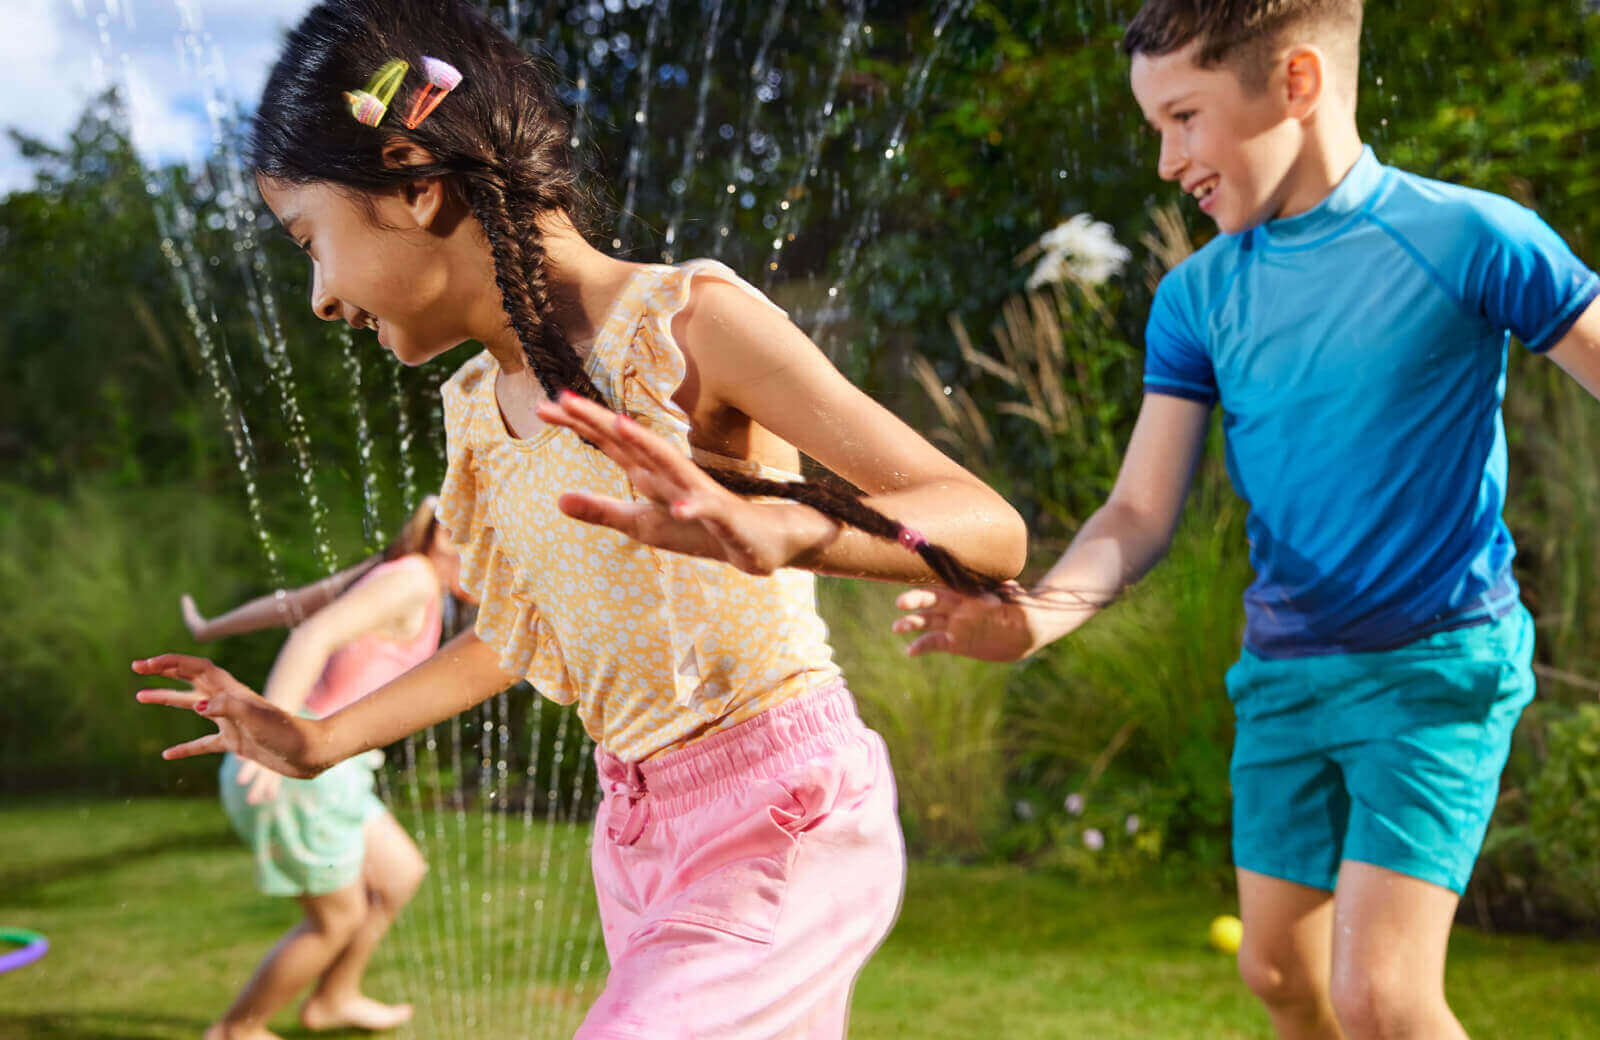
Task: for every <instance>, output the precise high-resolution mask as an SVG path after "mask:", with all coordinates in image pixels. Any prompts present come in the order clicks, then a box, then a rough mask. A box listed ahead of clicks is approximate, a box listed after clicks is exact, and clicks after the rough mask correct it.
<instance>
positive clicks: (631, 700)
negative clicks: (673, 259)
mask: <svg viewBox="0 0 1600 1040" xmlns="http://www.w3.org/2000/svg"><path fill="white" fill-rule="evenodd" d="M697 276H701V277H711V278H717V279H720V280H724V281H727V282H731V283H733V284H734V285H737V286H739V287H741V288H743V289H744V290H746V291H747V292H750V293H752V294H754V295H756V296H759V297H760V298H761V299H763V300H765V299H766V297H764V296H761V294H760V293H759V292H758V291H757V290H756V289H755V288H753V287H752V286H750V285H749V284H747V283H746V282H744V281H742V280H741V279H740V278H739V277H738V276H737V275H735V274H734V273H733V272H732V271H730V270H728V268H726V267H724V266H723V265H722V264H719V263H716V262H714V261H709V260H699V261H691V262H689V263H686V264H683V265H681V266H678V267H670V266H664V265H656V266H650V267H645V268H642V269H640V270H639V271H638V272H637V273H636V274H635V275H634V276H633V278H632V280H631V281H630V282H629V283H628V284H627V286H626V287H625V288H624V290H623V291H622V293H621V294H620V295H619V296H618V298H617V301H616V303H615V304H614V305H613V307H612V310H611V313H610V314H609V316H608V317H607V318H606V320H605V322H604V323H603V325H602V326H601V328H600V330H599V332H598V334H597V335H596V337H595V341H594V346H593V348H592V350H591V352H590V355H589V358H588V361H587V368H588V371H589V375H590V376H591V377H592V378H593V379H594V382H595V385H596V386H598V387H599V388H600V391H601V393H602V394H603V395H604V396H605V398H606V400H607V401H608V402H610V404H611V406H612V407H613V408H615V409H617V410H618V411H623V412H626V413H628V414H629V415H631V416H633V417H634V418H635V419H637V420H638V421H639V422H640V423H642V424H644V425H646V426H648V427H650V428H651V429H653V430H654V431H655V432H657V433H659V434H661V435H662V436H665V437H667V438H668V439H669V440H671V441H672V442H674V443H675V444H677V445H678V446H679V447H680V448H681V449H682V450H683V451H684V452H685V453H686V454H692V455H693V456H694V457H695V459H696V461H698V462H700V463H701V464H702V465H705V466H708V467H712V466H721V467H724V468H740V469H746V470H749V471H751V472H760V473H761V474H762V475H764V476H768V477H773V478H776V479H794V478H793V475H792V474H784V473H780V472H777V471H773V470H771V469H768V468H766V467H759V466H757V465H756V464H755V463H752V462H748V461H744V460H738V459H728V458H723V457H721V456H716V455H710V454H709V453H706V452H702V451H699V450H691V448H690V446H689V417H688V416H687V415H686V414H685V413H684V411H683V409H681V408H680V407H679V406H678V405H677V404H675V403H673V400H672V395H673V394H674V393H675V392H676V391H677V389H678V386H679V384H680V383H682V381H683V378H684V373H685V364H684V358H683V354H682V353H681V352H680V351H679V349H678V346H677V344H676V343H675V342H674V341H673V338H672V319H673V316H674V315H676V314H677V313H678V312H679V311H681V310H682V309H683V307H684V306H685V305H686V304H687V303H688V300H689V287H690V283H691V282H692V281H693V280H694V278H695V277H697ZM774 309H775V310H776V307H774ZM780 313H781V312H780ZM497 372H498V366H497V365H496V364H495V361H494V358H493V357H492V356H491V355H490V354H489V353H488V352H487V351H485V352H484V353H482V354H480V355H478V356H477V357H475V358H473V359H472V360H471V361H468V362H467V363H466V364H465V365H463V366H461V368H460V370H459V371H457V372H456V374H455V375H454V376H452V377H451V378H450V381H449V382H448V383H446V384H445V386H444V413H445V431H446V435H447V438H448V447H449V470H448V472H447V474H446V476H445V481H444V487H443V489H442V490H441V491H440V494H439V518H440V520H441V521H442V522H443V523H444V525H445V527H447V528H448V529H449V530H450V532H451V534H452V536H453V537H454V539H455V542H456V545H457V547H458V548H459V549H460V550H461V580H462V585H463V586H464V587H465V588H466V589H467V590H468V591H470V592H471V593H472V594H473V595H475V596H477V597H478V599H479V602H480V606H479V607H478V621H477V633H478V636H479V637H480V638H481V639H482V640H483V641H484V642H486V643H488V644H489V645H491V646H494V647H497V648H498V649H499V651H500V666H501V668H503V669H504V670H505V671H506V672H508V673H510V674H513V675H521V676H524V677H526V679H527V680H528V682H529V683H531V684H532V685H533V687H534V689H536V690H538V691H539V692H540V693H542V694H543V695H544V696H546V697H549V698H550V699H551V700H554V701H556V702H558V703H561V704H571V703H572V702H574V701H576V702H577V703H578V714H579V716H580V717H581V718H582V720H583V724H584V728H585V729H587V730H588V733H589V736H590V737H592V738H593V739H594V740H595V741H596V742H597V743H599V744H601V745H602V746H603V747H605V748H606V749H607V750H608V751H610V752H612V753H613V754H615V755H617V756H618V757H619V758H622V759H623V760H625V761H630V762H631V761H638V760H640V759H643V758H646V757H648V756H650V755H652V754H654V753H655V752H657V751H660V750H662V749H664V748H668V747H672V746H674V745H680V744H684V743H688V742H690V741H693V740H695V739H698V738H700V737H704V736H708V735H710V734H711V733H714V732H717V731H719V730H722V729H726V728H727V727H729V726H732V725H735V724H737V723H739V722H742V721H744V720H745V719H748V718H750V717H751V716H753V715H756V714H759V713H760V712H762V711H765V710H766V709H767V708H770V707H772V706H773V705H775V704H778V703H780V702H782V701H784V700H787V699H788V698H790V697H793V696H796V695H797V694H800V693H803V692H805V691H806V690H808V689H812V688H815V687H817V686H820V685H823V684H825V683H828V682H831V681H833V680H835V679H837V678H838V675H839V672H838V668H837V666H836V665H835V664H834V663H833V653H832V651H831V650H830V649H829V647H828V643H827V628H826V626H825V625H824V624H823V622H822V619H821V618H820V617H819V616H818V614H817V609H816V580H815V578H814V576H813V575H812V574H810V573H809V572H807V571H800V570H783V571H779V572H778V573H777V574H775V575H773V576H771V577H756V576H754V575H750V574H746V573H744V572H743V571H740V570H738V569H736V568H734V567H731V566H728V565H727V564H723V563H718V562H715V561H711V560H702V559H697V558H694V557H689V556H682V555H679V554H676V553H669V552H665V551H662V550H659V549H654V548H651V547H650V546H647V545H643V544H641V543H639V542H635V541H633V540H632V539H629V538H627V537H625V536H623V535H622V534H619V533H618V532H616V531H612V530H610V529H609V528H604V527H596V526H592V525H589V524H584V523H580V522H579V521H576V520H573V519H571V518H569V517H567V516H565V515H563V514H562V513H561V512H560V510H558V509H557V508H556V499H557V498H558V497H559V496H560V495H561V494H563V493H564V492H567V491H574V490H584V491H591V492H596V493H598V494H603V495H609V496H612V497H615V498H620V499H630V498H633V499H636V498H637V497H638V496H636V495H635V494H634V492H633V489H632V487H631V486H630V485H629V484H628V481H627V478H626V476H625V475H624V474H623V472H622V470H621V468H620V467H618V466H617V465H616V464H615V463H613V462H612V461H611V460H610V459H608V458H607V457H606V456H605V455H603V454H602V453H601V452H599V451H598V450H596V449H594V448H591V447H590V446H588V445H587V444H585V443H583V441H581V440H580V439H579V438H578V437H577V435H576V434H574V433H572V431H570V430H566V429H562V428H558V427H549V428H546V429H544V430H541V431H540V432H538V433H537V434H535V435H533V436H531V437H528V438H527V439H525V440H519V439H517V438H515V437H513V436H512V435H511V434H510V433H509V432H508V431H507V430H506V426H505V422H504V420H503V419H502V418H501V415H500V409H499V405H498V404H497V402H496V400H495V393H494V383H495V375H496V373H497Z"/></svg>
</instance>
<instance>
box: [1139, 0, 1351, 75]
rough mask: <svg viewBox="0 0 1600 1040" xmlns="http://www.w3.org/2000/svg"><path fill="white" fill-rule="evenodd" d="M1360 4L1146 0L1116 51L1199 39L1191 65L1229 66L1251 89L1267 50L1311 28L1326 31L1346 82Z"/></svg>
mask: <svg viewBox="0 0 1600 1040" xmlns="http://www.w3.org/2000/svg"><path fill="white" fill-rule="evenodd" d="M1364 2H1365V0H1149V2H1148V3H1146V4H1145V5H1144V6H1143V7H1141V8H1140V9H1139V13H1138V14H1136V15H1134V18H1133V21H1132V22H1130V23H1129V24H1128V31H1127V32H1126V33H1124V34H1123V37H1122V51H1123V53H1124V54H1127V55H1128V56H1129V57H1133V56H1134V55H1138V54H1149V55H1157V56H1159V55H1162V54H1171V53H1172V52H1173V51H1175V50H1178V49H1180V48H1182V47H1186V46H1188V45H1189V43H1190V42H1192V41H1194V40H1199V41H1200V47H1199V49H1198V50H1197V51H1196V53H1195V64H1197V65H1199V66H1200V67H1202V68H1211V67H1214V66H1217V65H1221V64H1223V63H1225V62H1230V61H1232V62H1235V63H1236V65H1237V66H1238V68H1239V71H1240V79H1241V81H1242V82H1243V83H1244V84H1245V86H1247V87H1249V88H1251V89H1252V90H1261V89H1263V88H1265V87H1266V85H1267V76H1268V72H1269V70H1270V68H1271V62H1272V52H1273V49H1274V48H1276V47H1277V46H1278V45H1279V43H1280V42H1281V40H1282V38H1283V35H1284V33H1286V32H1287V31H1289V30H1290V29H1298V28H1303V27H1305V26H1307V25H1314V26H1317V27H1319V28H1323V29H1325V30H1327V35H1328V37H1329V40H1330V42H1332V43H1335V44H1339V45H1342V46H1341V50H1343V51H1345V52H1346V53H1345V54H1344V55H1343V56H1344V58H1345V59H1346V60H1345V64H1346V66H1347V71H1348V72H1349V73H1350V76H1349V79H1350V83H1351V85H1352V86H1353V85H1354V81H1355V75H1354V73H1355V62H1356V60H1357V52H1358V50H1359V44H1360V38H1361V16H1362V6H1363V4H1364Z"/></svg>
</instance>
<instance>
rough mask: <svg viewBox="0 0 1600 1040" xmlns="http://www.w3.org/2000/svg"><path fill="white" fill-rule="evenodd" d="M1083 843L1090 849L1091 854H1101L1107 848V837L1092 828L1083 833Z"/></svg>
mask: <svg viewBox="0 0 1600 1040" xmlns="http://www.w3.org/2000/svg"><path fill="white" fill-rule="evenodd" d="M1083 843H1084V844H1085V845H1087V846H1088V847H1089V851H1090V852H1099V851H1100V850H1101V849H1103V848H1105V847H1106V836H1105V835H1104V834H1101V833H1100V831H1099V830H1098V829H1097V828H1095V827H1090V828H1089V829H1088V830H1086V831H1084V832H1083Z"/></svg>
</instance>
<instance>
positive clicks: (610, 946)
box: [577, 683, 905, 1040]
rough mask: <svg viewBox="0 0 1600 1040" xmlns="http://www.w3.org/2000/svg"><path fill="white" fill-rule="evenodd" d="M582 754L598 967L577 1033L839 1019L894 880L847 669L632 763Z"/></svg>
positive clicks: (885, 793) (875, 743)
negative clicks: (599, 798)
mask: <svg viewBox="0 0 1600 1040" xmlns="http://www.w3.org/2000/svg"><path fill="white" fill-rule="evenodd" d="M595 758H596V760H597V761H598V763H599V767H600V775H601V779H602V782H603V784H604V786H605V800H604V801H603V802H602V804H601V806H600V813H599V817H598V819H597V820H596V821H595V838H594V881H595V890H596V893H597V895H598V896H599V901H600V923H601V927H602V929H603V931H604V934H605V941H606V952H607V953H608V954H609V955H610V958H611V973H610V975H609V976H608V977H607V979H606V986H605V991H604V992H602V993H601V994H600V998H599V999H598V1000H597V1001H596V1002H595V1004H594V1006H593V1007H592V1008H590V1009H589V1014H588V1017H587V1018H586V1019H585V1020H584V1023H583V1026H582V1027H581V1028H580V1029H579V1030H578V1033H577V1037H578V1038H579V1040H621V1038H627V1040H639V1038H646V1037H648V1038H657V1037H659V1038H671V1040H679V1038H683V1040H689V1038H693V1040H714V1038H715V1040H722V1038H726V1040H760V1038H769V1037H785V1038H799V1037H805V1038H824V1037H825V1038H829V1040H834V1038H838V1037H842V1036H844V1033H845V1023H846V1020H847V1017H848V1013H849V1004H850V990H851V987H852V986H853V985H854V983H855V978H856V975H857V973H858V972H860V970H861V967H862V965H863V964H865V963H866V960H867V958H868V957H869V956H870V955H871V954H872V951H873V950H874V949H876V948H877V946H878V944H879V943H880V942H882V941H883V938H884V936H886V935H888V933H889V928H890V926H891V925H893V924H894V918H895V914H896V913H897V912H898V911H899V908H900V894H901V891H902V890H903V888H904V886H905V848H904V845H903V843H902V841H901V837H900V825H899V821H898V820H897V818H896V816H895V794H894V779H893V777H892V776H891V775H890V772H889V755H888V750H887V748H885V747H884V743H883V739H882V738H881V737H879V736H878V735H877V734H876V733H874V732H873V731H872V730H869V729H867V728H866V726H864V725H862V723H861V719H860V718H859V717H858V716H857V715H856V711H855V703H854V701H853V700H852V699H851V697H850V693H849V691H848V690H846V689H845V688H844V684H843V683H835V684H832V685H830V686H828V687H825V688H823V689H821V690H818V691H816V692H814V693H810V694H806V695H805V696H802V697H798V698H796V699H795V700H792V701H788V702H786V703H784V704H781V705H779V706H778V707H776V708H773V709H771V710H770V711H766V712H763V713H762V714H761V715H758V716H757V717H755V718H753V719H750V720H748V721H746V722H743V723H740V724H739V725H738V726H735V727H733V728H732V729H729V730H727V731H725V732H722V733H718V734H716V735H715V736H712V737H708V738H706V739H705V740H702V741H700V742H699V743H696V744H692V745H690V746H689V747H686V748H684V749H682V750H680V751H673V752H668V753H667V754H664V755H662V756H660V757H659V758H657V759H653V760H650V761H647V762H644V763H642V764H628V763H624V762H622V761H620V760H619V759H617V758H616V757H615V756H613V755H611V754H610V753H608V752H606V751H605V750H603V749H596V753H595Z"/></svg>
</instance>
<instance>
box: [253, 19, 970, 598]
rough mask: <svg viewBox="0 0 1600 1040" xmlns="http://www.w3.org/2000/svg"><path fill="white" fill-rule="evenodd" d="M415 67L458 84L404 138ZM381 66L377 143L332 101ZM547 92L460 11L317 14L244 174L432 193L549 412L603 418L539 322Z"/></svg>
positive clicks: (573, 185)
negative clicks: (401, 146) (456, 202)
mask: <svg viewBox="0 0 1600 1040" xmlns="http://www.w3.org/2000/svg"><path fill="white" fill-rule="evenodd" d="M424 54H427V55H429V56H432V57H435V58H439V59H442V60H444V61H447V62H449V63H450V64H451V65H454V66H455V67H456V68H457V69H458V70H460V72H461V74H462V80H461V83H460V85H459V86H457V87H456V88H455V89H454V90H453V91H451V93H450V94H449V96H448V97H447V98H446V100H445V101H444V103H442V104H441V105H440V106H439V107H438V108H437V109H436V110H435V111H434V112H433V114H432V115H430V116H428V118H427V119H425V120H424V121H423V122H421V123H420V124H418V125H417V127H416V128H415V129H406V128H404V124H403V123H402V122H401V120H400V118H399V115H400V114H402V113H403V110H404V107H405V105H406V104H407V101H408V99H409V97H410V88H413V87H415V86H417V85H419V84H420V83H421V81H422V77H421V73H420V71H418V70H421V69H422V67H423V65H422V58H423V56H424ZM394 58H399V59H401V60H403V61H406V62H408V63H409V64H410V69H411V71H410V72H408V73H407V75H406V81H405V83H403V84H402V86H401V89H400V91H399V92H397V93H396V94H395V100H394V102H393V103H392V105H391V107H390V114H389V116H388V117H387V118H386V119H385V121H384V122H383V123H382V129H381V130H377V131H375V130H373V129H372V128H370V127H368V126H365V125H363V124H362V123H360V122H358V121H357V120H356V119H355V118H353V117H352V115H351V111H350V105H349V103H348V102H347V101H346V100H345V98H344V96H343V94H344V91H347V90H358V89H360V88H361V87H362V85H363V84H364V83H366V81H367V79H368V77H370V76H371V75H372V74H373V73H374V72H376V71H377V70H378V69H379V68H380V67H381V66H383V64H384V63H385V62H387V61H389V60H391V59H394ZM555 81H556V76H555V73H554V71H553V70H551V69H549V68H548V67H546V66H545V65H544V63H542V62H540V61H539V60H537V59H535V58H534V57H532V56H531V55H529V54H527V53H526V52H524V51H523V50H522V49H521V48H519V47H518V46H517V45H516V44H515V43H514V42H513V41H512V40H511V39H510V38H509V37H507V36H506V35H505V33H503V32H502V31H501V30H500V29H499V28H498V27H496V26H495V25H494V24H493V23H492V22H490V21H489V20H488V18H487V17H486V16H485V15H484V14H483V13H482V12H481V11H479V10H478V9H477V8H475V7H474V6H472V5H471V4H469V3H466V2H463V0H323V2H322V3H319V4H317V5H316V6H315V7H313V8H312V9H311V11H310V12H309V13H307V14H306V16H305V17H304V18H303V19H301V21H300V24H299V25H298V26H296V27H295V29H294V30H293V32H291V33H290V34H289V37H288V40H287V42H286V43H285V45H284V48H283V53H282V54H281V55H280V56H279V58H278V61H277V64H276V65H274V66H273V69H272V72H271V74H270V75H269V76H268V78H267V85H266V88H265V89H264V90H263V92H262V96H261V104H260V106H259V108H258V109H257V113H256V117H255V122H254V127H253V132H252V135H251V144H250V154H251V162H252V164H253V166H254V167H255V170H256V172H258V173H259V174H261V175H263V176H265V177H268V178H271V179H273V180H278V181H284V182H286V183H291V184H303V183H308V182H313V181H322V182H328V183H331V184H335V185H338V186H341V187H344V188H348V189H353V190H355V191H357V192H373V191H383V190H386V189H393V188H397V187H400V186H402V185H404V184H408V183H412V182H414V181H416V180H418V179H420V178H429V177H439V178H443V179H445V180H446V182H447V183H448V184H449V185H450V187H451V189H452V190H454V191H455V192H457V193H458V194H459V197H460V198H461V199H462V200H463V201H464V202H465V204H466V206H467V208H468V209H469V210H470V211H471V212H472V215H473V217H475V218H476V219H477V221H478V223H479V224H481V225H482V226H483V230H484V233H485V235H487V236H488V240H489V246H490V249H491V250H492V252H493V255H494V268H495V283H496V285H497V286H498V287H499V290H500V295H501V298H502V301H503V303H504V306H505V311H506V314H507V316H508V317H509V318H510V321H511V327H512V329H513V330H514V331H515V332H516V334H517V339H518V340H519V341H520V342H521V344H522V350H523V353H524V354H525V355H526V356H527V359H528V363H529V365H530V366H531V367H532V369H533V371H534V374H535V375H536V376H537V377H538V379H539V382H540V384H541V385H542V386H543V387H544V391H545V393H546V395H548V396H549V397H550V398H552V399H554V398H555V397H556V396H557V395H558V394H559V393H560V392H561V391H562V390H570V391H572V392H573V393H576V394H579V395H580V396H582V397H586V398H588V399H589V400H592V401H595V402H598V403H600V404H605V405H608V406H609V405H610V402H607V401H606V399H605V397H604V396H603V395H602V394H601V393H600V391H599V389H598V388H597V387H596V386H595V385H594V383H593V382H592V381H591V380H590V378H589V376H588V374H587V373H586V372H585V371H584V368H583V364H582V361H581V360H580V359H579V357H578V354H577V352H576V351H574V350H573V349H572V347H571V345H570V344H569V343H568V342H567V339H566V336H565V335H564V334H563V332H562V330H561V328H560V326H559V325H558V324H557V323H556V321H555V319H554V317H553V316H552V312H551V301H550V294H549V288H548V284H547V272H546V269H545V252H544V243H543V239H542V234H541V232H540V230H539V226H538V223H537V218H539V217H540V216H543V215H546V214H552V213H566V214H568V215H570V216H574V217H577V216H580V215H581V214H582V212H583V210H584V209H585V207H586V203H587V199H586V197H585V195H584V193H583V190H582V188H581V187H580V184H579V178H578V168H577V162H576V159H575V157H574V155H573V152H572V144H571V127H570V123H569V119H568V115H567V111H566V108H565V106H564V105H563V104H562V103H561V101H560V98H559V97H558V96H557V94H556V91H555V87H554V83H555ZM396 110H400V111H398V112H397V111H396ZM396 139H400V140H405V141H409V142H411V143H413V144H415V145H417V146H418V147H419V148H421V149H423V150H425V151H426V152H427V153H428V154H429V155H430V156H432V157H433V160H434V161H433V162H432V163H431V164H427V165H419V166H395V165H392V164H388V163H385V161H384V158H383V149H384V147H385V145H386V144H388V143H389V142H391V141H394V140H396ZM708 472H709V473H710V474H711V475H712V477H714V478H715V479H716V480H717V481H718V482H719V483H721V484H722V485H723V486H725V487H727V488H729V489H730V490H732V491H735V492H738V493H740V494H745V495H764V496H774V497H781V498H787V499H792V500H794V501H796V502H800V503H803V504H805V505H809V506H811V507H813V508H815V509H817V510H819V511H820V512H822V513H825V514H826V515H828V516H830V517H832V518H834V519H835V520H838V521H840V522H842V523H845V524H848V525H849V526H851V527H856V528H860V529H861V530H863V531H866V532H867V533H868V534H872V535H876V536H878V537H882V538H889V539H894V538H898V537H902V536H903V535H904V533H905V529H904V528H903V527H902V526H901V525H900V524H898V523H896V522H895V521H894V520H891V519H890V518H889V517H887V516H884V515H883V514H881V513H879V512H877V511H876V510H874V509H872V508H871V507H869V506H868V505H867V504H866V503H865V502H863V501H862V500H861V498H860V497H859V495H858V494H856V493H854V490H853V489H848V490H846V489H844V488H842V487H841V486H839V485H840V484H842V482H837V481H831V482H826V483H824V482H812V481H807V482H804V483H785V482H780V481H772V480H763V479H760V478H758V477H753V476H749V475H746V474H743V473H737V472H732V471H728V470H718V469H709V470H708ZM916 551H917V552H918V553H919V554H920V555H921V556H922V558H923V559H924V561H926V562H927V564H928V566H929V567H930V568H931V569H932V570H933V572H934V573H935V574H936V575H938V577H939V578H940V580H941V581H943V582H944V583H945V584H946V585H948V586H950V587H951V588H954V589H958V590H961V591H968V592H973V591H980V590H981V591H996V590H998V589H999V588H1000V586H999V584H998V583H997V582H995V581H993V580H992V579H990V578H988V577H986V576H984V575H982V574H980V573H978V572H977V571H974V570H972V569H971V568H969V567H967V566H966V565H965V564H963V563H961V562H960V561H959V560H957V559H956V558H955V557H954V556H953V555H952V554H951V553H949V552H948V551H947V550H945V549H942V548H939V547H937V546H934V545H928V544H922V545H920V546H919V547H918V548H917V549H916Z"/></svg>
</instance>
